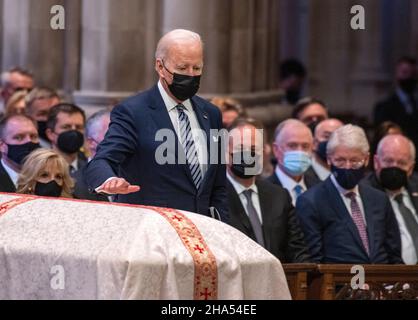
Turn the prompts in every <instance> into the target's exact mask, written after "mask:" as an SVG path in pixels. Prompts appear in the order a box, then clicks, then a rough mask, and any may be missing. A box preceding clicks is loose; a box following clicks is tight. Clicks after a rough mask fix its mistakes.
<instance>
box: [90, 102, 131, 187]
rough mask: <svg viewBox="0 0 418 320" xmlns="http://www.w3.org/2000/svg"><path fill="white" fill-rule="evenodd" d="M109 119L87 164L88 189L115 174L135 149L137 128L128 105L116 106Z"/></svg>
mask: <svg viewBox="0 0 418 320" xmlns="http://www.w3.org/2000/svg"><path fill="white" fill-rule="evenodd" d="M110 120H111V122H110V125H109V129H108V131H107V133H106V136H105V138H104V140H103V141H102V142H101V143H100V144H99V146H98V148H97V153H96V155H95V157H94V158H93V160H91V161H90V163H89V164H88V166H87V170H86V178H87V179H86V180H87V184H88V186H89V188H90V190H94V189H96V188H97V187H98V186H100V185H101V184H102V183H103V182H104V181H106V180H107V179H108V178H110V177H115V176H117V173H118V168H119V165H120V163H122V162H123V161H124V160H125V159H126V157H128V156H130V155H131V154H133V153H135V152H136V151H137V150H136V149H137V141H138V139H137V130H136V128H135V123H134V119H133V115H132V112H131V110H130V108H129V106H126V105H118V106H116V107H115V108H114V109H113V111H112V113H111V116H110Z"/></svg>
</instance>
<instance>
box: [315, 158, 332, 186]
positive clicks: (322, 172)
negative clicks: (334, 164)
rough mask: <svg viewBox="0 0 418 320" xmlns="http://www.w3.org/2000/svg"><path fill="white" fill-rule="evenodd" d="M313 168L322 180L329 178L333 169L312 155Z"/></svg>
mask: <svg viewBox="0 0 418 320" xmlns="http://www.w3.org/2000/svg"><path fill="white" fill-rule="evenodd" d="M312 169H313V171H315V173H316V175H317V176H318V177H319V179H320V180H321V181H324V180H326V179H328V177H329V176H330V174H331V171H330V170H328V168H325V167H324V166H323V165H321V164H320V163H319V162H318V161H316V159H315V157H312Z"/></svg>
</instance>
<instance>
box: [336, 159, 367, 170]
mask: <svg viewBox="0 0 418 320" xmlns="http://www.w3.org/2000/svg"><path fill="white" fill-rule="evenodd" d="M331 162H332V164H333V165H334V166H336V167H337V168H344V167H347V166H346V164H347V163H348V164H349V166H348V167H349V168H352V169H360V168H361V167H363V166H364V164H365V162H366V160H364V159H363V160H356V159H343V158H337V159H331Z"/></svg>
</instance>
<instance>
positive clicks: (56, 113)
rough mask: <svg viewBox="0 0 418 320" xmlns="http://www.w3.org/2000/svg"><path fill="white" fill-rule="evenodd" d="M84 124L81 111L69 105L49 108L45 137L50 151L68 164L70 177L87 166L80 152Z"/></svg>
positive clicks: (61, 104)
mask: <svg viewBox="0 0 418 320" xmlns="http://www.w3.org/2000/svg"><path fill="white" fill-rule="evenodd" d="M85 122H86V115H85V113H84V111H83V109H81V108H80V107H78V106H76V105H74V104H71V103H60V104H57V105H55V106H53V107H52V108H51V110H50V111H49V115H48V121H47V123H46V127H47V129H46V135H47V137H48V139H49V141H51V144H52V149H54V150H55V151H57V152H58V153H59V154H60V155H62V156H63V157H64V159H65V160H66V161H67V162H68V165H69V166H70V174H71V176H72V177H74V174H75V173H76V171H77V170H80V169H81V168H83V167H84V166H85V165H86V164H87V159H86V157H85V155H84V154H83V153H82V152H81V151H80V148H81V147H82V146H83V145H84V126H85Z"/></svg>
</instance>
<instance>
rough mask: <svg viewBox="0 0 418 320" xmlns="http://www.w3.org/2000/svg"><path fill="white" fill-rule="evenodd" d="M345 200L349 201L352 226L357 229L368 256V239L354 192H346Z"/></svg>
mask: <svg viewBox="0 0 418 320" xmlns="http://www.w3.org/2000/svg"><path fill="white" fill-rule="evenodd" d="M345 196H346V197H347V198H349V199H350V201H351V216H352V218H353V221H354V224H355V225H356V227H357V230H358V233H359V234H360V238H361V242H363V246H364V248H365V249H366V251H367V254H368V255H369V237H368V236H367V228H366V224H365V223H364V219H363V216H362V215H361V210H360V206H359V204H358V202H357V199H356V194H355V193H354V192H348V193H346V194H345Z"/></svg>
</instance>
